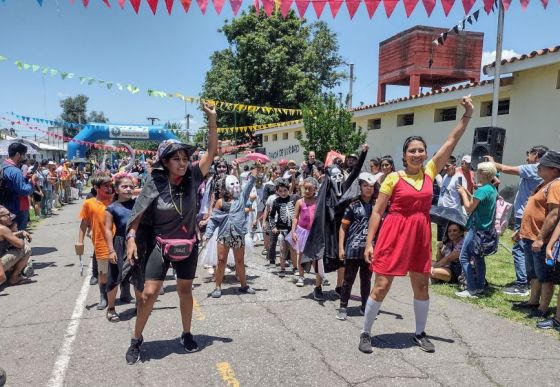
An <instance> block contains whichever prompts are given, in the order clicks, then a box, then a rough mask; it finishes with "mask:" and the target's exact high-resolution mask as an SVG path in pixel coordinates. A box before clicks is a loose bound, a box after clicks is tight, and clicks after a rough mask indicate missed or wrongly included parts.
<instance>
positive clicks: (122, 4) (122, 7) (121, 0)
mask: <svg viewBox="0 0 560 387" xmlns="http://www.w3.org/2000/svg"><path fill="white" fill-rule="evenodd" d="M125 1H126V0H119V5H120V6H121V9H124V3H125Z"/></svg>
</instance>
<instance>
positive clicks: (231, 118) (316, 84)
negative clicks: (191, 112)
mask: <svg viewBox="0 0 560 387" xmlns="http://www.w3.org/2000/svg"><path fill="white" fill-rule="evenodd" d="M221 32H223V33H224V35H225V37H226V39H227V41H228V43H229V45H230V47H229V48H227V49H224V50H222V51H216V52H214V53H213V54H212V56H211V57H210V60H211V68H210V70H209V71H208V72H207V73H206V79H205V82H204V85H203V91H202V97H203V98H209V99H216V100H221V101H229V102H236V103H243V104H251V105H259V106H272V107H283V108H294V109H299V108H300V106H301V105H302V104H304V103H307V102H309V101H310V100H311V99H312V98H313V96H314V95H317V94H319V93H320V92H322V91H323V89H330V88H332V87H334V86H335V85H337V84H338V83H339V81H340V79H341V78H342V77H344V74H342V73H339V72H337V71H336V68H337V67H339V66H340V65H341V63H342V58H341V57H340V56H339V55H338V42H337V39H336V35H335V34H334V33H333V32H332V31H330V29H329V28H328V27H327V25H326V24H325V23H323V22H316V23H313V24H307V22H306V21H305V20H301V19H300V18H299V17H297V16H296V14H295V13H294V12H293V11H290V13H289V14H288V16H287V17H286V18H284V17H282V16H281V15H280V13H279V12H275V13H274V14H273V15H272V16H271V17H267V16H266V15H265V14H264V11H260V12H257V11H256V10H255V8H254V7H251V8H250V9H249V11H248V13H245V12H243V14H242V15H241V16H240V17H238V18H236V19H234V20H232V21H231V22H228V21H226V22H225V24H224V26H223V28H222V29H221ZM220 113H221V114H219V115H218V117H219V118H218V126H221V127H231V126H234V125H237V126H244V125H251V124H253V123H256V124H263V123H270V122H277V121H285V120H289V119H293V118H294V117H293V116H284V115H278V114H262V113H254V112H235V113H234V112H223V111H222V112H220ZM224 113H225V114H224ZM243 137H244V136H243ZM244 140H245V138H244Z"/></svg>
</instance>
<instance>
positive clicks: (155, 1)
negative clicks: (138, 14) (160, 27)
mask: <svg viewBox="0 0 560 387" xmlns="http://www.w3.org/2000/svg"><path fill="white" fill-rule="evenodd" d="M147 1H148V5H149V6H150V9H151V10H152V13H153V14H154V15H155V14H156V11H157V6H158V2H159V0H147Z"/></svg>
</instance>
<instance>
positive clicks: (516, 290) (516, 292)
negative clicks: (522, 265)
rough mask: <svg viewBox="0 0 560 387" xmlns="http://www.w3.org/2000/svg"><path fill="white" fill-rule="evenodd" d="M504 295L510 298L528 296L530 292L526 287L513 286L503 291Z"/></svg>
mask: <svg viewBox="0 0 560 387" xmlns="http://www.w3.org/2000/svg"><path fill="white" fill-rule="evenodd" d="M502 293H504V294H507V295H509V296H528V295H529V290H527V286H525V285H513V286H510V287H507V288H504V289H503V290H502Z"/></svg>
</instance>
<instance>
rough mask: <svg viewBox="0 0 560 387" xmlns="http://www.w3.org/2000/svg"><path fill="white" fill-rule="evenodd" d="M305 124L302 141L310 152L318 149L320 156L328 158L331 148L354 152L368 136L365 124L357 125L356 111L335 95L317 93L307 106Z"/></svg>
mask: <svg viewBox="0 0 560 387" xmlns="http://www.w3.org/2000/svg"><path fill="white" fill-rule="evenodd" d="M303 124H304V126H305V137H304V138H299V142H300V144H301V146H302V147H303V148H304V153H305V155H306V156H307V154H308V153H309V152H310V151H315V153H316V156H317V159H318V160H324V159H325V157H326V156H327V153H328V152H329V151H331V150H336V151H338V152H340V153H342V154H350V153H354V152H356V150H357V149H358V148H359V147H360V145H362V144H363V143H364V142H365V140H366V134H365V133H363V132H362V128H361V127H358V128H357V129H354V126H353V124H352V113H350V112H349V111H348V110H346V109H345V108H344V107H343V106H342V105H341V104H339V103H338V102H337V100H336V99H335V98H334V96H333V95H328V96H321V97H316V98H314V99H313V100H312V101H311V102H310V103H308V104H306V105H305V106H303Z"/></svg>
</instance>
